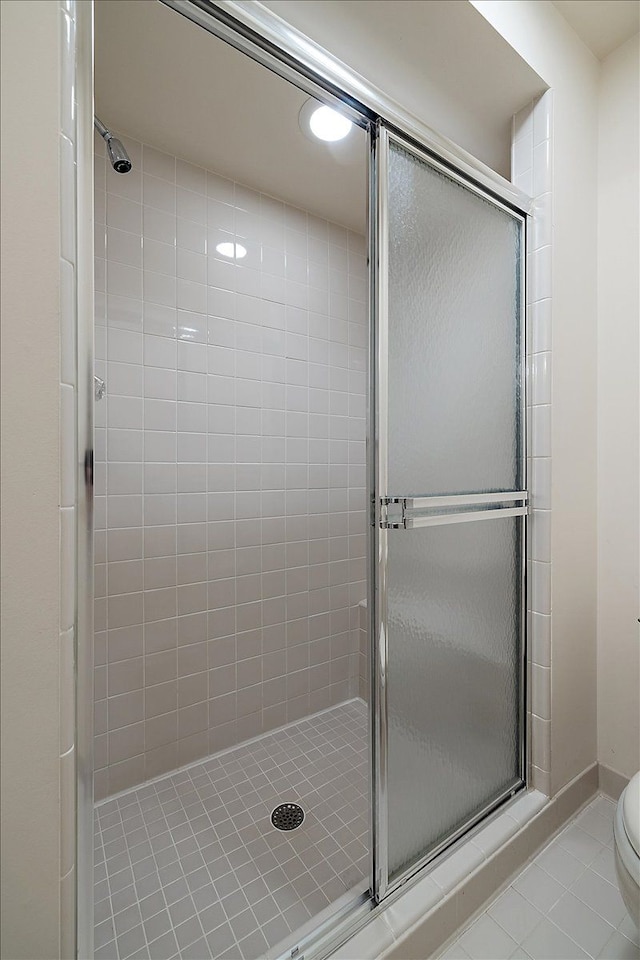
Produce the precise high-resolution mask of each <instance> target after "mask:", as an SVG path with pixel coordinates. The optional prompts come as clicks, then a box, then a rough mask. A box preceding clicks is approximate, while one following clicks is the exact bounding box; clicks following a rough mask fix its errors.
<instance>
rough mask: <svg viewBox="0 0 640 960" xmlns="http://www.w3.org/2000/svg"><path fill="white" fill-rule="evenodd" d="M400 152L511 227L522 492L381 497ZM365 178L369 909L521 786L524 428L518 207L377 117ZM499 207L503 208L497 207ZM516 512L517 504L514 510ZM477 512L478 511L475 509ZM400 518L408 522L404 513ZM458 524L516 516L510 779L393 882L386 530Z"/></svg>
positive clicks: (521, 218) (523, 217) (521, 214)
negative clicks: (395, 150) (394, 178)
mask: <svg viewBox="0 0 640 960" xmlns="http://www.w3.org/2000/svg"><path fill="white" fill-rule="evenodd" d="M391 142H394V143H396V144H398V145H400V146H401V147H402V148H403V149H404V150H406V151H408V152H409V153H412V154H413V155H414V156H415V157H416V158H418V159H419V160H421V161H422V162H424V163H426V164H428V165H429V166H431V167H433V168H434V169H435V170H437V171H439V172H441V173H444V174H446V176H447V177H448V178H450V179H451V180H454V181H456V182H458V183H460V184H461V185H462V186H464V187H465V188H466V189H468V190H470V191H471V192H473V193H475V194H477V195H478V196H479V197H481V198H482V199H484V200H486V201H488V202H489V203H491V204H493V205H494V206H496V207H498V208H499V209H501V210H503V211H505V212H506V213H508V214H510V215H511V216H513V217H514V219H515V220H516V221H518V222H519V224H520V230H521V246H520V249H521V256H520V271H519V272H520V276H519V304H518V313H519V319H520V329H519V358H518V368H519V369H518V377H519V384H520V391H519V393H520V395H519V401H520V402H519V407H518V411H517V413H518V424H519V436H520V438H521V442H520V451H519V461H520V477H521V481H522V488H523V489H521V490H518V491H509V492H504V493H488V494H470V495H467V496H462V495H454V496H430V497H420V498H409V499H407V498H402V497H400V498H398V497H397V496H394V495H393V494H396V493H397V492H398V491H389V486H388V451H389V443H388V439H389V437H388V406H389V294H388V286H389V284H388V277H389V255H388V246H389V244H388V235H389V229H388V227H389V207H388V200H389V191H388V179H389V149H390V143H391ZM372 158H373V159H372V165H373V175H372V176H371V179H370V197H371V201H370V203H371V207H370V209H371V210H372V211H375V215H374V216H373V217H372V218H371V220H372V221H373V222H372V224H371V225H370V263H371V264H372V271H371V272H372V276H371V317H372V319H371V324H370V334H371V336H370V397H369V404H370V434H369V436H370V439H371V442H370V463H369V470H370V484H371V487H370V494H371V499H370V502H371V529H370V537H371V549H370V555H371V567H372V579H371V581H370V589H371V590H372V592H373V602H372V603H371V602H370V604H369V610H370V616H369V629H370V636H371V657H372V663H371V674H372V687H371V702H372V705H373V712H372V717H371V723H372V730H373V771H372V777H373V797H372V817H373V876H374V885H373V894H374V897H375V899H376V902H377V903H381V902H382V901H384V900H385V899H386V898H387V897H388V896H390V895H391V894H393V893H395V892H397V891H398V890H399V888H400V887H402V886H403V884H405V883H406V882H407V881H408V880H410V879H411V878H412V877H414V876H415V875H416V874H417V873H419V872H420V871H421V870H422V869H423V868H424V867H426V866H427V865H428V864H429V863H431V862H432V861H434V860H435V859H436V858H437V857H438V856H439V855H440V854H441V853H443V851H444V850H446V849H448V848H449V847H451V846H452V845H453V844H454V843H456V842H457V841H459V840H460V839H461V838H462V837H463V836H464V835H465V834H467V833H469V831H471V830H473V829H474V827H476V826H477V825H478V824H479V823H480V822H481V821H482V820H484V819H485V818H486V817H487V816H489V815H490V814H491V813H493V812H494V811H495V810H497V808H498V807H500V806H501V805H502V804H503V803H505V802H506V801H508V800H510V799H511V798H512V797H513V796H514V795H515V794H516V793H518V792H519V791H520V790H522V789H525V788H526V786H527V770H528V759H527V754H528V750H527V737H526V716H527V713H526V711H527V703H526V659H527V653H526V650H527V643H526V637H527V516H528V511H529V506H528V478H527V430H526V422H527V420H526V410H527V400H526V384H527V377H526V363H527V353H526V343H527V338H526V263H525V261H526V227H527V212H526V211H525V210H524V209H522V207H519V206H516V205H514V204H512V203H510V202H508V200H507V198H505V197H500V196H499V195H496V193H495V191H489V190H487V189H486V187H485V186H484V185H483V184H480V183H479V182H477V181H474V180H473V179H470V178H469V176H468V174H467V172H466V171H463V170H461V169H460V168H456V167H455V166H452V165H451V164H449V163H448V162H446V160H445V159H444V158H442V157H438V156H437V155H435V154H434V151H433V150H432V149H429V148H428V147H427V146H426V145H423V144H421V143H418V142H416V141H414V140H413V139H412V138H407V136H406V135H403V134H402V133H400V132H399V131H398V130H397V129H393V127H391V125H390V124H386V123H385V122H384V119H382V120H380V121H379V122H378V124H377V128H376V131H375V140H374V144H373V145H372ZM505 201H507V202H505ZM516 504H518V505H517V506H516ZM392 505H393V506H395V507H397V508H398V509H400V510H401V514H400V515H399V516H396V517H390V516H389V515H388V512H387V511H388V509H389V507H390V506H392ZM429 507H432V508H441V509H443V508H454V509H455V508H456V507H457V508H458V509H460V507H468V508H470V510H469V511H468V512H466V513H464V514H462V513H458V514H450V513H447V514H444V515H443V514H437V515H432V516H424V515H422V516H419V517H416V518H413V517H411V512H412V510H425V509H426V508H429ZM483 507H484V508H485V509H484V510H483V509H482V508H483ZM407 510H408V515H407ZM463 517H464V520H465V521H466V520H468V521H482V520H485V519H489V518H497V517H501V518H504V517H517V518H519V523H518V525H519V540H520V583H519V588H520V589H519V594H520V597H519V599H520V609H519V617H518V620H519V636H520V663H519V687H520V689H519V702H518V717H517V722H518V727H519V731H518V732H519V781H518V782H517V783H514V784H512V785H510V786H509V787H508V789H506V790H505V791H504V792H503V793H501V794H500V795H499V796H497V797H496V798H495V799H494V800H492V801H491V802H490V803H489V804H487V806H486V807H485V808H484V809H482V810H481V811H480V812H479V813H477V814H475V815H474V816H472V817H470V818H469V820H468V821H467V822H466V823H464V824H463V825H462V826H460V827H459V828H458V829H456V830H455V831H454V832H452V833H451V834H450V835H449V836H448V837H447V838H446V839H445V840H443V841H442V842H441V843H440V844H438V846H436V847H435V848H433V849H431V850H430V851H429V852H428V853H426V854H425V855H424V856H423V857H421V858H420V859H418V860H416V861H415V862H414V863H413V864H411V865H410V866H409V867H408V868H407V869H405V870H404V871H402V872H401V873H400V874H399V875H398V876H396V877H394V878H393V880H390V877H389V843H388V824H389V798H388V750H389V724H388V677H389V629H388V609H387V566H388V531H389V530H390V529H399V528H402V529H406V530H411V529H414V528H417V527H424V526H429V525H438V524H442V523H452V522H453V523H455V522H458V521H461V520H462V518H463Z"/></svg>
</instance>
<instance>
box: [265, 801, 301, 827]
mask: <svg viewBox="0 0 640 960" xmlns="http://www.w3.org/2000/svg"><path fill="white" fill-rule="evenodd" d="M303 820H304V810H303V809H302V807H299V806H298V804H297V803H281V804H280V805H279V806H277V807H276V808H275V810H272V812H271V823H272V824H273V825H274V827H275V828H276V830H295V829H296V828H297V827H299V826H300V824H301V823H302V821H303Z"/></svg>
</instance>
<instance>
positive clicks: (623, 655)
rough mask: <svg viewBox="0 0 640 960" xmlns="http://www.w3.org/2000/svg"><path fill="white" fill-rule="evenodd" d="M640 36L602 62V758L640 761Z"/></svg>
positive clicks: (626, 768)
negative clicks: (639, 599) (639, 184)
mask: <svg viewBox="0 0 640 960" xmlns="http://www.w3.org/2000/svg"><path fill="white" fill-rule="evenodd" d="M638 68H639V41H638V36H636V37H632V38H631V39H630V40H628V41H627V42H626V43H624V44H622V45H621V46H620V47H618V48H617V49H616V50H614V51H613V52H612V53H610V54H609V56H608V57H606V58H605V59H604V60H603V61H602V66H601V77H600V98H599V127H598V759H599V760H600V761H601V762H602V763H604V764H606V765H607V766H608V767H611V768H612V769H613V770H616V771H618V772H619V773H622V774H624V775H625V776H627V777H631V776H633V774H634V773H635V772H636V771H637V769H638V767H639V766H640V707H639V705H638V677H639V676H640V645H639V644H638V622H637V617H638V616H639V615H640V610H639V609H638V582H639V577H640V571H639V565H638V534H639V522H640V520H639V512H638V492H639V488H640V476H639V470H638V465H639V464H638V459H639V458H638V429H639V426H640V424H639V417H638V405H639V402H640V397H639V395H638V376H639V368H638V346H639V344H638V326H639V324H638V319H639V318H638V313H639V306H640V304H639V294H638V263H640V244H639V228H638V203H639V190H638V168H639V161H640V157H639V152H640V151H639V134H640V130H639V124H638V117H639V115H640V102H639V101H640V96H639V90H638Z"/></svg>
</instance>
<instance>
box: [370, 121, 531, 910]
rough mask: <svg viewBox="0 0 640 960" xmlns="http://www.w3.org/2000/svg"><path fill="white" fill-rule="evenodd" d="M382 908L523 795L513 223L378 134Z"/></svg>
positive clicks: (520, 453) (517, 299)
mask: <svg viewBox="0 0 640 960" xmlns="http://www.w3.org/2000/svg"><path fill="white" fill-rule="evenodd" d="M376 172H377V191H378V217H377V223H378V235H377V242H376V254H377V260H378V271H377V273H378V278H379V279H378V285H377V295H376V300H377V303H376V312H377V323H376V339H377V342H376V344H375V353H376V359H375V369H374V384H375V417H374V420H375V423H374V429H375V439H376V444H375V455H374V461H375V462H374V474H375V477H374V481H373V482H374V486H375V502H376V507H377V509H376V516H375V524H374V537H373V539H374V552H375V559H374V564H373V567H374V587H375V589H374V595H375V604H374V616H373V629H374V637H375V643H374V647H375V656H374V661H375V669H376V674H377V676H376V681H377V682H376V695H377V698H378V702H377V704H376V722H377V735H376V749H375V751H374V755H375V774H376V808H377V809H376V821H375V822H376V829H375V833H376V838H375V839H376V843H375V861H376V862H375V885H376V893H377V896H378V899H382V898H383V897H384V896H385V895H386V894H387V893H388V892H390V891H391V890H392V889H394V887H396V886H397V885H398V884H399V883H401V882H402V881H403V880H404V879H405V878H406V877H407V876H408V875H410V874H411V872H413V871H415V869H417V867H418V866H420V865H421V864H422V863H424V862H425V861H426V860H427V859H429V857H431V856H434V855H435V854H436V853H437V852H438V851H439V850H440V849H441V848H442V847H444V846H445V845H446V844H447V843H449V842H451V841H452V840H453V839H455V837H457V836H458V835H459V834H460V833H462V832H463V831H464V830H465V829H467V828H468V827H469V826H470V825H471V824H472V823H473V822H475V821H476V820H477V819H479V818H480V817H481V816H482V815H483V813H485V812H486V811H488V810H490V809H491V808H492V807H493V806H494V805H496V804H497V803H499V802H500V801H501V800H502V799H504V798H505V797H507V796H509V794H510V793H511V792H512V791H514V790H515V789H517V788H518V787H519V786H520V785H521V784H522V782H523V769H524V768H523V762H524V760H523V755H522V701H523V675H522V664H523V628H524V622H523V609H524V608H523V599H524V586H523V584H524V580H523V544H524V523H525V513H526V491H525V489H524V487H525V476H524V464H525V459H524V449H523V446H524V432H525V431H524V422H523V410H524V406H523V389H524V383H523V362H522V359H523V345H522V333H523V329H522V328H523V307H522V304H523V279H522V278H523V269H522V257H523V255H524V221H523V218H522V217H521V216H520V215H519V214H517V213H515V212H513V211H512V210H510V209H509V208H507V207H506V206H504V205H503V204H502V203H500V202H499V201H497V200H494V199H493V198H492V197H490V196H488V195H486V194H485V193H484V192H483V191H482V190H480V189H479V188H476V187H475V186H474V185H472V184H470V183H468V182H465V181H464V180H462V179H461V178H460V177H458V176H457V175H456V174H455V173H453V172H451V171H449V170H447V168H446V167H444V166H443V165H442V164H441V163H440V162H438V161H435V160H433V159H431V158H429V157H428V156H426V155H425V154H424V153H422V152H420V151H419V150H417V149H414V148H413V147H412V146H410V145H409V144H408V143H405V142H403V141H402V140H400V139H399V138H398V137H397V136H396V135H392V134H390V133H389V132H388V131H387V130H385V129H384V128H382V129H381V130H380V133H379V137H378V143H377V166H376Z"/></svg>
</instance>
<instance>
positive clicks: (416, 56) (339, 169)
mask: <svg viewBox="0 0 640 960" xmlns="http://www.w3.org/2000/svg"><path fill="white" fill-rule="evenodd" d="M268 5H269V6H271V7H272V8H273V9H275V10H276V12H278V13H279V14H281V15H284V16H288V18H289V19H290V20H291V22H293V23H294V25H298V26H300V27H301V29H303V32H304V23H302V24H298V23H297V22H296V18H304V16H305V15H307V14H308V13H309V12H311V10H312V8H316V7H317V12H318V14H319V15H320V19H321V20H322V19H323V17H324V19H327V20H330V21H331V29H330V31H329V36H328V37H327V42H326V44H325V45H327V46H328V45H330V46H331V48H332V50H333V52H334V53H335V54H336V55H337V56H338V57H341V58H342V59H343V60H345V62H347V63H348V64H349V65H350V66H351V67H352V68H353V69H355V70H358V71H359V72H361V73H362V74H363V75H365V76H367V75H368V79H369V80H370V81H372V82H373V83H374V84H376V83H377V84H379V85H380V86H382V87H384V89H385V91H386V92H387V93H388V94H390V95H391V96H395V97H396V99H398V100H400V101H401V102H402V103H403V105H404V106H405V107H406V108H408V109H410V110H413V112H414V113H416V114H417V115H419V116H421V117H422V119H424V120H425V122H427V123H429V124H430V125H431V126H432V127H434V128H435V129H437V130H438V131H439V132H440V133H443V134H444V135H445V136H448V137H450V138H451V139H452V140H454V141H455V142H457V143H459V144H460V145H461V146H462V147H464V148H465V149H467V150H469V151H470V152H471V153H473V154H475V155H476V156H477V157H479V159H481V160H484V162H485V163H488V164H489V165H490V166H492V167H493V168H494V169H496V170H498V171H499V172H501V173H502V174H503V175H505V176H509V145H510V118H511V115H512V114H513V113H514V112H516V111H517V110H518V109H520V107H521V106H522V105H523V104H524V103H526V102H527V101H528V100H530V99H531V98H532V97H533V96H535V95H536V94H537V93H539V92H541V90H542V89H544V85H543V84H542V82H541V81H540V78H539V77H538V76H537V75H536V74H535V73H534V72H533V71H532V70H531V68H530V67H528V66H527V65H526V64H525V63H524V61H522V60H521V59H520V58H519V57H518V56H517V54H516V53H515V51H513V50H512V49H511V48H510V47H509V45H508V44H507V43H506V42H505V41H504V40H503V39H502V38H501V37H500V36H499V35H498V34H497V33H496V32H495V31H494V30H493V29H492V28H491V27H490V26H489V25H488V24H487V23H486V21H485V20H484V18H483V17H481V16H479V15H478V14H477V11H476V10H475V9H474V8H473V6H472V5H471V4H470V3H467V2H466V0H429V2H428V3H426V2H425V3H416V2H413V0H376V2H353V0H340V2H335V0H323V2H322V4H320V5H318V3H317V2H314V0H305V2H300V0H296V2H295V3H281V4H278V3H269V4H268ZM329 12H330V14H331V15H330V16H327V14H329ZM341 18H343V19H344V23H343V22H342V20H341ZM95 38H96V50H95V87H96V112H97V114H98V116H99V117H100V119H101V120H102V121H103V122H104V123H105V124H107V126H109V127H110V128H111V129H113V130H115V131H117V132H119V133H121V134H123V135H129V136H130V137H132V138H134V139H136V140H141V141H143V142H145V143H149V144H151V145H153V146H155V147H158V148H159V149H161V150H164V151H166V152H169V153H172V154H174V155H176V156H178V157H181V158H183V159H186V160H189V161H191V162H192V163H195V164H198V165H199V166H203V167H206V168H208V169H210V170H214V171H216V172H218V173H220V174H222V175H223V176H227V177H231V178H234V179H235V180H237V181H239V182H240V183H245V184H247V185H249V186H252V187H253V188H255V189H258V190H261V191H263V192H265V193H268V194H271V195H272V196H276V197H279V198H280V199H283V200H286V201H288V202H289V203H292V204H294V205H297V206H301V207H304V208H305V209H307V210H309V211H311V212H312V213H315V214H317V215H319V216H322V217H325V218H327V219H329V220H335V221H337V222H339V223H343V224H344V225H346V226H348V227H350V228H351V229H354V230H357V231H359V232H363V231H364V229H365V223H366V156H367V138H366V136H365V134H364V132H363V131H362V130H360V129H359V128H354V129H353V130H352V132H351V133H350V134H349V136H348V138H347V139H346V140H345V141H342V142H341V143H337V144H333V145H327V144H323V143H320V142H311V141H310V140H308V139H307V138H306V137H305V136H304V135H303V134H302V132H301V130H300V128H299V124H298V114H299V111H300V108H301V106H302V105H303V103H304V102H305V101H306V100H307V99H308V97H307V95H306V94H305V93H304V92H302V91H301V90H299V89H298V88H297V87H295V86H293V85H292V84H290V83H288V82H287V81H285V80H283V79H282V78H280V77H278V76H276V75H275V74H273V73H272V72H271V71H269V70H267V69H266V68H264V67H262V66H260V65H259V64H257V63H255V62H254V61H253V60H251V59H250V58H249V57H247V56H245V55H243V54H241V53H239V52H238V51H237V50H234V49H233V48H232V47H230V46H229V45H228V44H226V43H224V42H223V41H221V40H218V39H217V38H215V37H213V36H212V35H211V34H209V33H207V32H206V31H205V30H203V29H202V28H201V27H198V26H196V25H195V24H193V23H191V22H190V21H188V20H187V19H186V18H184V17H182V16H180V15H179V14H177V13H176V12H175V11H173V10H171V9H170V8H168V7H166V6H165V5H164V4H162V3H159V2H158V0H96V4H95ZM320 42H322V39H321V38H320ZM505 77H508V82H505ZM396 79H397V80H398V83H399V85H398V87H397V89H395V88H394V84H395V83H396Z"/></svg>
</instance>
